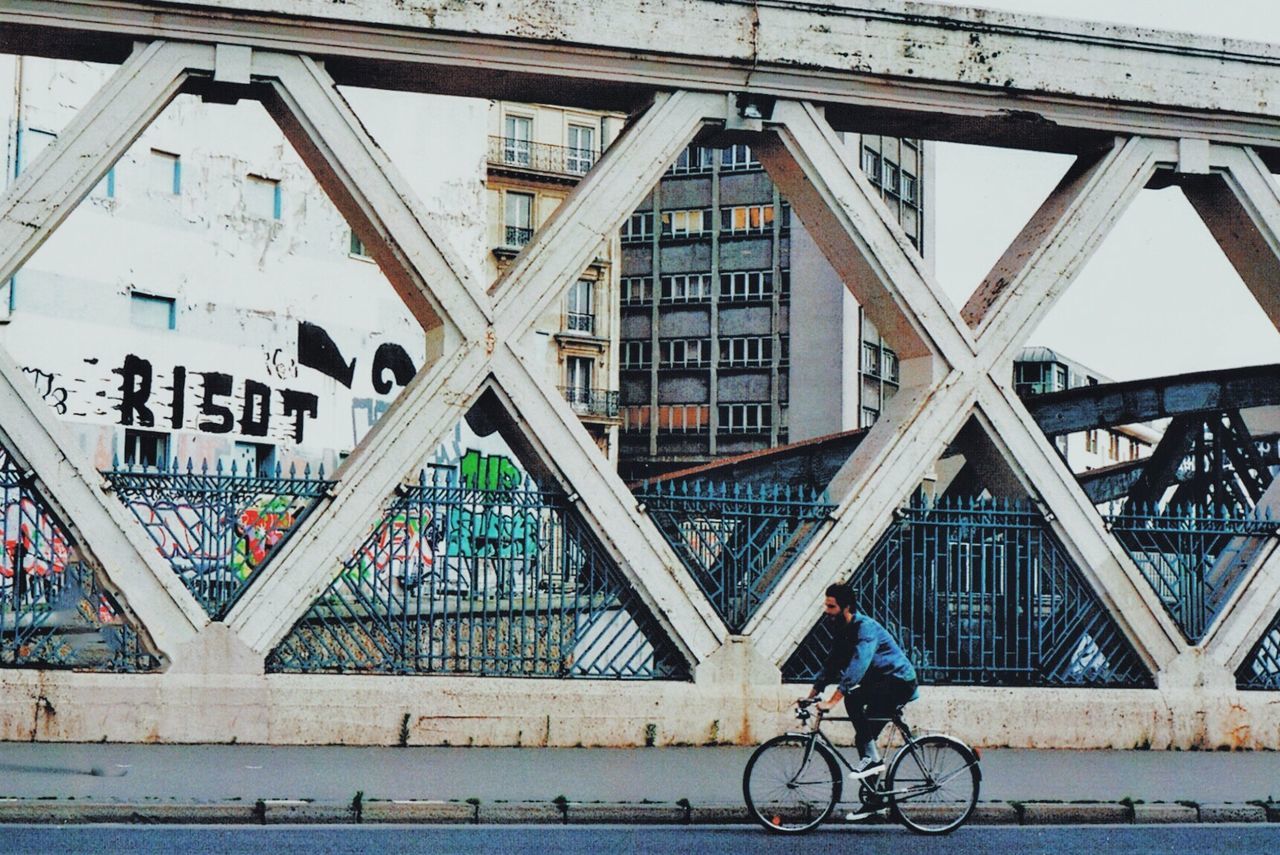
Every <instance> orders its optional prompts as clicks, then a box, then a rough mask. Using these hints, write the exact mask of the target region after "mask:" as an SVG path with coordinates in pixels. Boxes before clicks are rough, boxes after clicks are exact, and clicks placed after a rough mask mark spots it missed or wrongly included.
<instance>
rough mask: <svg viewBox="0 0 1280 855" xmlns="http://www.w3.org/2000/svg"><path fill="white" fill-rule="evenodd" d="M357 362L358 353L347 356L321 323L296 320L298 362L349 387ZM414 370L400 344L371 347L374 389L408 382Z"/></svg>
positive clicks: (386, 389)
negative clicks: (389, 375)
mask: <svg viewBox="0 0 1280 855" xmlns="http://www.w3.org/2000/svg"><path fill="white" fill-rule="evenodd" d="M357 362H359V358H358V357H353V358H352V359H350V360H348V359H347V357H346V356H345V355H344V354H343V353H342V349H341V348H339V347H338V345H337V343H336V342H335V341H334V340H333V337H332V336H331V335H329V332H328V330H326V329H325V328H324V327H322V326H319V325H317V324H312V323H308V322H306V321H299V322H298V361H297V364H298V365H301V366H302V367H304V368H311V369H314V370H316V371H319V372H320V373H321V374H323V375H324V376H326V377H329V378H331V379H333V380H336V381H338V382H339V383H341V384H342V385H343V386H346V387H347V388H348V389H350V388H351V385H352V383H353V382H354V381H355V376H356V363H357ZM388 371H389V372H391V377H392V380H388V379H387V372H388ZM416 373H417V369H416V368H415V367H414V365H413V360H412V359H410V358H409V354H408V352H407V351H405V349H404V348H403V347H401V346H400V345H398V344H394V343H392V342H384V343H382V344H380V345H378V349H377V350H376V351H374V354H373V365H372V367H371V368H370V372H369V375H370V376H369V380H370V382H371V383H372V385H373V390H374V391H375V392H377V393H378V394H379V395H387V394H390V392H391V390H392V388H393V387H394V386H407V385H409V381H410V380H412V379H413V375H414V374H416ZM393 381H394V382H393Z"/></svg>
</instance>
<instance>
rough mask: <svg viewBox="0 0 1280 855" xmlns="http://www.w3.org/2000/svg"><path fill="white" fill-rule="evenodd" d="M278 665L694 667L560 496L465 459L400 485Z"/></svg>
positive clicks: (430, 669) (649, 674)
mask: <svg viewBox="0 0 1280 855" xmlns="http://www.w3.org/2000/svg"><path fill="white" fill-rule="evenodd" d="M267 667H268V669H269V670H271V671H285V672H313V671H341V672H346V671H356V672H379V673H392V674H410V673H430V674H441V673H444V674H470V675H501V676H525V677H602V678H617V679H687V678H688V676H689V672H688V667H687V664H686V663H685V661H684V659H683V658H682V656H681V655H680V654H679V653H678V652H677V651H676V650H675V648H674V647H673V646H672V644H671V642H670V641H669V640H668V639H667V637H666V635H665V634H664V633H663V631H662V630H661V628H660V627H659V626H658V624H657V622H656V621H655V620H654V619H653V618H652V616H651V615H650V614H649V612H648V611H647V609H646V608H645V607H644V606H643V605H642V604H641V602H640V600H639V598H638V597H637V596H636V594H635V592H634V590H633V589H632V588H631V586H630V585H629V584H628V583H627V581H626V580H625V578H624V577H623V576H622V574H621V572H620V571H619V570H618V568H617V566H616V565H615V564H614V562H613V560H612V559H611V558H610V557H609V556H608V554H607V553H605V551H604V550H603V548H602V547H601V546H600V544H599V543H598V542H597V541H596V538H595V536H594V535H593V534H592V533H591V532H590V530H589V529H588V528H587V527H586V525H585V524H584V523H583V521H582V520H581V518H580V516H579V515H578V513H577V511H576V510H575V509H574V508H573V506H572V503H571V502H570V501H569V499H568V498H567V497H566V496H565V495H564V494H563V493H560V492H557V491H553V490H540V489H537V488H536V487H531V486H528V485H525V486H518V487H517V486H512V487H511V488H499V489H478V488H477V487H476V485H475V484H474V483H467V484H464V485H460V484H459V483H458V473H457V470H456V469H454V468H433V470H432V471H431V473H430V474H428V473H427V472H426V471H424V472H422V473H421V475H420V477H419V480H418V482H417V483H416V484H412V485H407V486H405V487H403V488H402V490H401V491H400V494H399V495H398V496H397V497H396V499H395V500H394V501H393V502H392V503H391V504H390V506H389V507H388V508H387V511H386V513H385V516H384V517H383V518H382V519H381V520H380V521H379V522H378V523H377V524H376V525H375V526H374V527H373V529H372V531H371V532H370V533H369V535H368V537H366V538H365V540H364V542H363V543H362V544H361V546H360V548H359V549H358V550H357V551H356V553H355V554H354V555H352V556H351V558H350V559H348V560H347V561H346V562H345V563H344V565H343V566H342V568H341V569H340V570H339V571H338V573H337V575H336V577H335V578H334V580H333V582H332V583H331V584H330V585H329V586H328V588H327V589H326V590H325V592H324V593H323V594H322V595H321V596H320V597H319V599H317V600H316V601H315V603H314V604H313V605H312V607H311V609H310V610H309V611H308V612H307V613H306V615H304V616H303V618H302V619H301V620H299V621H298V623H297V624H296V625H295V626H294V627H293V629H292V630H291V632H290V633H289V635H288V636H287V637H286V638H285V639H284V641H283V642H282V643H281V644H280V646H279V647H277V648H276V649H275V650H274V651H273V652H272V654H271V655H270V657H269V658H268V662H267Z"/></svg>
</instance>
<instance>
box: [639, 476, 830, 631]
mask: <svg viewBox="0 0 1280 855" xmlns="http://www.w3.org/2000/svg"><path fill="white" fill-rule="evenodd" d="M635 497H636V499H637V500H639V502H640V503H641V505H642V506H643V507H644V509H645V512H646V513H648V515H649V517H650V518H651V519H652V520H653V522H654V524H655V525H656V526H657V527H658V531H660V532H662V536H663V537H664V538H665V539H666V541H667V543H669V544H671V548H672V549H674V550H675V553H676V555H677V556H679V558H680V561H681V562H682V563H683V564H684V566H685V568H686V569H688V571H689V573H690V575H692V576H693V578H694V579H695V580H696V581H697V583H698V586H699V587H700V588H702V590H703V592H704V593H705V594H706V595H707V598H708V599H709V600H710V601H711V604H712V606H714V607H715V609H716V611H717V612H718V613H719V614H720V616H721V617H722V618H723V619H724V622H725V624H726V625H727V626H728V627H729V630H730V631H731V632H739V631H741V630H742V628H743V627H744V626H745V625H746V623H747V621H748V620H750V619H751V616H752V615H754V614H755V613H756V610H757V609H759V607H760V605H761V603H763V602H764V600H765V598H766V597H768V596H769V594H770V592H771V591H773V588H774V586H775V585H777V583H778V581H779V580H780V579H782V577H783V576H784V575H786V572H787V570H788V568H790V567H791V564H792V562H794V561H795V559H796V556H798V555H799V554H800V552H801V551H803V549H804V547H805V546H806V545H807V544H808V543H809V541H810V540H811V539H812V538H813V536H814V535H815V534H816V533H817V532H818V529H819V527H820V526H821V525H822V523H823V522H824V521H826V520H827V519H828V518H829V515H830V513H831V511H832V510H834V509H835V506H834V505H832V504H830V503H829V502H827V501H826V499H825V497H824V496H823V495H822V494H820V493H819V492H817V491H815V490H811V489H809V488H807V487H802V486H797V487H793V486H789V485H770V486H751V485H743V484H739V483H735V482H712V481H704V480H694V481H658V482H656V483H653V484H649V483H647V482H646V483H645V484H643V485H642V486H641V487H640V488H639V489H638V490H636V491H635Z"/></svg>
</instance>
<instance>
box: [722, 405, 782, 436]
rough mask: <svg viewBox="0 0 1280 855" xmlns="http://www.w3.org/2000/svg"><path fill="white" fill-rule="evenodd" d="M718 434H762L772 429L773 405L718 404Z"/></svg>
mask: <svg viewBox="0 0 1280 855" xmlns="http://www.w3.org/2000/svg"><path fill="white" fill-rule="evenodd" d="M716 414H717V415H718V416H719V427H718V432H719V433H763V432H765V431H768V430H770V429H772V427H773V405H772V404H767V403H758V404H755V403H752V404H719V405H717V407H716Z"/></svg>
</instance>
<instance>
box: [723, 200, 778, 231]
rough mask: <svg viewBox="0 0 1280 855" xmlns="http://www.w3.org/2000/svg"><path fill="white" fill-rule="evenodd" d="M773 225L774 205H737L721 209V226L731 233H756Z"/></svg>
mask: <svg viewBox="0 0 1280 855" xmlns="http://www.w3.org/2000/svg"><path fill="white" fill-rule="evenodd" d="M772 226H773V206H772V205H735V206H734V207H732V208H721V209H720V228H721V230H722V231H725V232H728V233H729V234H756V233H760V232H764V231H765V230H766V229H769V228H771V227H772Z"/></svg>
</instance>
